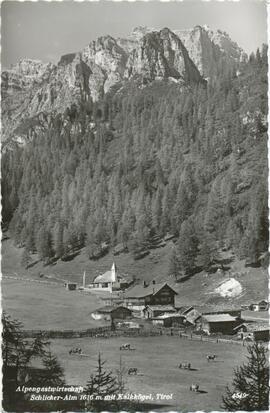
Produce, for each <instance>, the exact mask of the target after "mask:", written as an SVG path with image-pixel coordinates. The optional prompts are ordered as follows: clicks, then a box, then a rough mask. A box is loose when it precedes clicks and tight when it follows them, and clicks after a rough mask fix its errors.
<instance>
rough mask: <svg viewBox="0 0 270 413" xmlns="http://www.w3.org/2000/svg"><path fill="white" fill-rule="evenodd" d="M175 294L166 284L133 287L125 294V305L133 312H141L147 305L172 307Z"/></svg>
mask: <svg viewBox="0 0 270 413" xmlns="http://www.w3.org/2000/svg"><path fill="white" fill-rule="evenodd" d="M176 295H177V292H176V291H175V290H174V289H173V288H172V287H170V286H169V285H168V284H167V283H162V284H156V283H152V284H150V285H145V284H143V285H135V286H134V287H133V288H131V289H130V290H129V291H127V292H126V294H125V297H124V302H125V305H126V306H127V307H129V308H131V309H133V310H139V311H142V310H143V309H144V308H145V307H146V306H147V305H150V306H155V305H162V306H167V305H171V306H173V307H174V302H175V296H176Z"/></svg>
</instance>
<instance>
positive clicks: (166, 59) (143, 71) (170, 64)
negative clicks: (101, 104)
mask: <svg viewBox="0 0 270 413" xmlns="http://www.w3.org/2000/svg"><path fill="white" fill-rule="evenodd" d="M134 75H142V76H143V77H144V78H145V79H149V80H154V79H164V78H169V77H172V78H175V79H181V80H184V81H188V82H199V81H201V80H202V79H201V76H200V74H199V71H198V69H197V68H196V66H195V65H194V63H193V62H192V61H191V59H190V58H189V55H188V52H187V50H186V49H185V47H184V45H183V43H182V42H181V40H180V39H179V37H178V36H177V35H176V34H174V33H173V32H172V31H170V30H169V29H167V28H165V29H162V30H161V31H159V32H150V33H147V34H145V35H144V36H143V37H142V38H141V39H140V40H138V44H137V47H136V48H135V49H134V50H133V51H132V52H131V53H130V55H129V59H128V61H127V70H126V72H125V76H126V77H128V78H129V77H131V76H134Z"/></svg>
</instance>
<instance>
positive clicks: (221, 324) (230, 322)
mask: <svg viewBox="0 0 270 413" xmlns="http://www.w3.org/2000/svg"><path fill="white" fill-rule="evenodd" d="M241 323H242V320H241V319H240V318H238V317H234V316H231V315H230V314H210V315H202V316H201V317H200V319H199V322H198V323H197V328H199V329H200V330H203V331H205V332H206V333H208V334H213V333H221V334H234V333H235V331H234V328H235V327H236V326H237V325H239V324H241Z"/></svg>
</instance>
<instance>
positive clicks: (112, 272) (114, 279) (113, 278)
mask: <svg viewBox="0 0 270 413" xmlns="http://www.w3.org/2000/svg"><path fill="white" fill-rule="evenodd" d="M111 274H112V282H113V283H115V282H117V269H116V265H115V263H114V262H113V265H112V268H111Z"/></svg>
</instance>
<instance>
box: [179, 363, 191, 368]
mask: <svg viewBox="0 0 270 413" xmlns="http://www.w3.org/2000/svg"><path fill="white" fill-rule="evenodd" d="M190 368H191V364H190V363H180V364H179V369H187V370H190Z"/></svg>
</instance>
